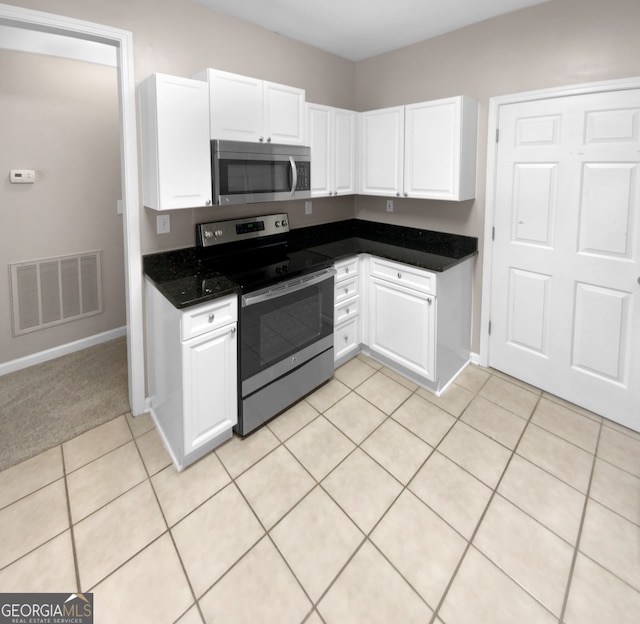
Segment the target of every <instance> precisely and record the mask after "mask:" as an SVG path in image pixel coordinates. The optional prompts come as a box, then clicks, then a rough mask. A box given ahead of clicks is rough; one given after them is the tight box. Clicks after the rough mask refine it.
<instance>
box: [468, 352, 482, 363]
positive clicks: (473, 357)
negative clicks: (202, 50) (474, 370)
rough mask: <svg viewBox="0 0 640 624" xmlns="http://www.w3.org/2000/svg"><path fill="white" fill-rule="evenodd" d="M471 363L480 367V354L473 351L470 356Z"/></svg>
mask: <svg viewBox="0 0 640 624" xmlns="http://www.w3.org/2000/svg"><path fill="white" fill-rule="evenodd" d="M469 361H470V362H471V363H472V364H475V365H476V366H479V365H480V354H479V353H474V352H473V351H472V352H471V353H470V354H469Z"/></svg>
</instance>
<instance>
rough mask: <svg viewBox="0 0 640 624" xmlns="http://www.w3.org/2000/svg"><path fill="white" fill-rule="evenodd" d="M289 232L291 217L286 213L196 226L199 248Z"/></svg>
mask: <svg viewBox="0 0 640 624" xmlns="http://www.w3.org/2000/svg"><path fill="white" fill-rule="evenodd" d="M288 231H289V217H288V216H287V214H286V213H281V214H273V215H264V216H261V217H245V218H244V219H230V220H227V221H214V222H211V223H198V225H196V245H197V246H198V247H212V246H213V245H222V244H225V243H237V242H240V241H243V240H249V239H252V238H262V237H265V236H274V235H275V234H284V233H286V232H288Z"/></svg>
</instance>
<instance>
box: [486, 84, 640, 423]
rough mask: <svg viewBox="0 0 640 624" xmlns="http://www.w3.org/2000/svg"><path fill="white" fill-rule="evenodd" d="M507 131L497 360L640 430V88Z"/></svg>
mask: <svg viewBox="0 0 640 624" xmlns="http://www.w3.org/2000/svg"><path fill="white" fill-rule="evenodd" d="M499 131H500V141H499V144H498V150H497V167H496V200H495V202H496V203H495V214H494V227H495V238H494V248H493V264H492V277H491V280H492V281H491V335H490V342H489V364H490V365H491V366H492V367H494V368H497V369H499V370H503V371H505V372H507V373H509V374H511V375H513V376H514V377H517V378H519V379H523V380H524V381H527V382H529V383H531V384H533V385H535V386H538V387H539V388H542V389H544V390H546V391H548V392H551V393H552V394H555V395H557V396H560V397H562V398H564V399H566V400H568V401H571V402H573V403H576V404H577V405H581V406H583V407H585V408H586V409H589V410H592V411H594V412H596V413H598V414H601V415H602V416H605V417H607V418H610V419H611V420H614V421H616V422H619V423H621V424H623V425H626V426H628V427H630V428H632V429H635V430H636V431H640V283H639V279H640V90H626V91H618V92H608V93H599V94H588V95H576V96H567V97H562V98H554V99H548V100H540V101H532V102H525V103H518V104H509V105H504V106H502V107H501V108H500V116H499Z"/></svg>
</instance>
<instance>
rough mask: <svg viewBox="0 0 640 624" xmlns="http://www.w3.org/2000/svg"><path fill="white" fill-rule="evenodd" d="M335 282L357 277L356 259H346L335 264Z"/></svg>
mask: <svg viewBox="0 0 640 624" xmlns="http://www.w3.org/2000/svg"><path fill="white" fill-rule="evenodd" d="M335 269H336V278H335V279H336V282H341V281H342V280H344V279H347V278H349V277H353V276H356V277H357V275H358V258H357V257H354V258H347V259H346V260H340V262H336V264H335Z"/></svg>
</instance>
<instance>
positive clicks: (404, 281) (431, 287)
mask: <svg viewBox="0 0 640 624" xmlns="http://www.w3.org/2000/svg"><path fill="white" fill-rule="evenodd" d="M370 272H371V275H372V276H374V277H379V278H380V279H384V280H387V281H389V282H393V283H394V284H398V285H401V286H406V287H407V288H413V289H415V290H419V291H420V292H424V293H429V294H432V295H435V294H436V275H435V273H430V272H429V271H425V270H423V269H418V268H417V267H413V266H410V265H408V264H400V263H399V262H391V261H389V260H380V259H378V258H371V265H370Z"/></svg>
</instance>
